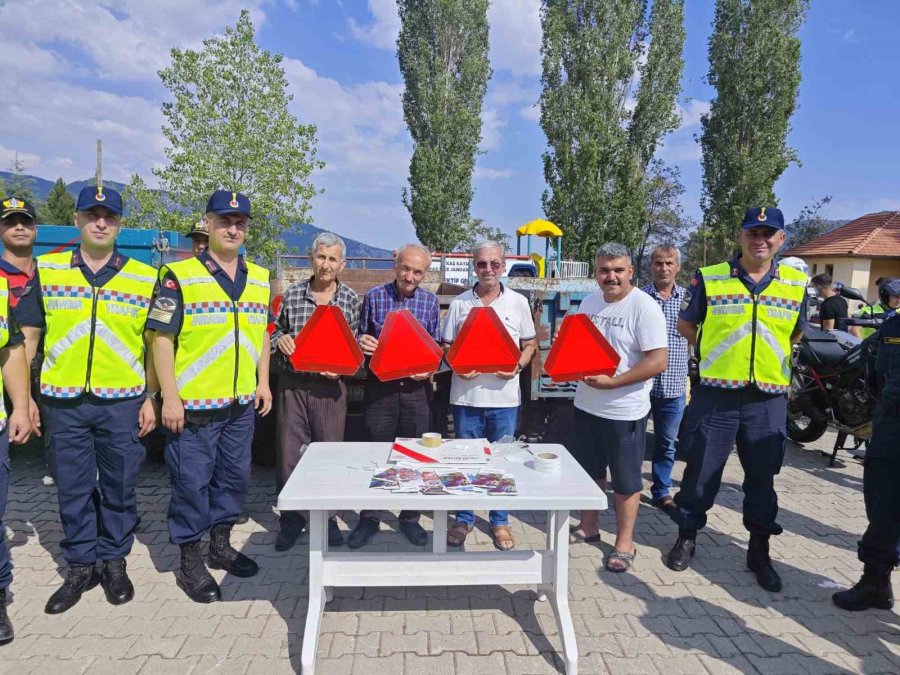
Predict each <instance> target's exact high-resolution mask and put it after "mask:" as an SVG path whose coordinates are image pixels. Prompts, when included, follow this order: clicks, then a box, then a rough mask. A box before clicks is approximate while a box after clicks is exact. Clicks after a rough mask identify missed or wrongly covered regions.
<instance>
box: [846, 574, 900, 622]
mask: <svg viewBox="0 0 900 675" xmlns="http://www.w3.org/2000/svg"><path fill="white" fill-rule="evenodd" d="M831 599H832V600H833V601H834V604H836V605H837V606H838V607H840V608H841V609H846V610H849V611H851V612H860V611H862V610H864V609H869V608H870V607H874V608H875V609H891V608H892V607H893V606H894V591H893V589H892V588H891V573H890V570H889V571H887V572H881V571H875V570H872V569H871V568H869V567H866V568H865V569H864V571H863V575H862V579H860V580H859V581H857V582H856V586H854V587H853V588H851V589H849V590H846V591H839V592H838V593H835V594H834V595H832V596H831Z"/></svg>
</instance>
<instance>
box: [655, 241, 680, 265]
mask: <svg viewBox="0 0 900 675" xmlns="http://www.w3.org/2000/svg"><path fill="white" fill-rule="evenodd" d="M657 251H664V252H666V253H674V254H675V262H677V263H678V264H679V265H680V264H681V251H679V250H678V247H677V246H674V245H673V244H657V245H656V246H654V247H653V250H652V251H650V262H653V256H655V255H656V252H657Z"/></svg>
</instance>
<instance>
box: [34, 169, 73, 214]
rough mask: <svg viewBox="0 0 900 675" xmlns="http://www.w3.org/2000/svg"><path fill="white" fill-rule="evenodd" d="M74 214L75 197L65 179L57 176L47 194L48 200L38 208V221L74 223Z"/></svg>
mask: <svg viewBox="0 0 900 675" xmlns="http://www.w3.org/2000/svg"><path fill="white" fill-rule="evenodd" d="M74 214H75V198H74V197H73V196H72V195H71V194H69V190H68V189H67V188H66V183H65V181H64V180H63V179H62V178H57V179H56V182H55V183H54V184H53V187H52V188H50V194H49V195H47V202H46V203H45V204H44V205H43V206H41V208H39V209H38V222H40V223H42V224H47V225H73V224H74V223H73V220H72V217H73V215H74Z"/></svg>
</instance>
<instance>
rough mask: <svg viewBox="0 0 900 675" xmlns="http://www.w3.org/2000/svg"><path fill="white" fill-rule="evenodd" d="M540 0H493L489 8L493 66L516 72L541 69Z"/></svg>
mask: <svg viewBox="0 0 900 675" xmlns="http://www.w3.org/2000/svg"><path fill="white" fill-rule="evenodd" d="M540 10H541V3H540V0H493V2H491V6H490V9H489V10H488V21H489V22H490V42H491V45H490V48H491V53H490V57H491V66H492V67H493V68H494V70H508V71H510V72H511V73H513V74H514V75H526V76H533V75H540V73H541V11H540Z"/></svg>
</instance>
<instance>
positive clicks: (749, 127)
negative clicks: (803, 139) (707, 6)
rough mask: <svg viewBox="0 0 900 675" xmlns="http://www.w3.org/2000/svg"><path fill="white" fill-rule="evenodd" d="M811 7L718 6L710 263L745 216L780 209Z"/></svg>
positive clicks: (726, 0) (746, 0) (723, 1)
mask: <svg viewBox="0 0 900 675" xmlns="http://www.w3.org/2000/svg"><path fill="white" fill-rule="evenodd" d="M808 7H809V2H808V0H717V2H716V15H715V19H714V23H713V33H712V36H711V37H710V39H709V74H708V75H707V80H708V82H709V84H710V85H712V86H713V87H715V89H716V98H715V99H714V100H713V101H712V103H711V105H710V110H709V113H708V114H706V115H704V116H703V117H702V118H701V124H702V132H701V135H700V144H701V146H702V148H703V196H702V199H701V205H702V207H703V226H704V230H705V232H706V233H707V254H708V256H709V259H710V260H717V259H719V258H721V257H723V256H727V255H728V254H729V253H730V252H731V249H732V247H733V242H734V236H735V234H734V233H735V230H736V228H737V226H738V225H739V224H740V222H741V219H742V218H743V213H744V210H745V209H747V208H748V207H751V206H776V205H777V204H778V198H777V197H776V196H775V182H776V181H777V180H778V178H779V176H781V174H782V173H784V170H785V169H787V167H788V166H789V165H790V164H791V163H792V162H798V163H799V159H798V157H797V153H796V151H795V150H794V149H793V148H791V147H790V146H788V144H787V134H788V132H789V131H790V129H791V125H790V119H791V115H792V114H793V113H794V110H795V109H796V106H797V89H798V88H799V85H800V39H799V38H798V37H797V33H798V31H799V30H800V26H801V25H802V23H803V20H804V18H805V16H806V12H807V9H808Z"/></svg>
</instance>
